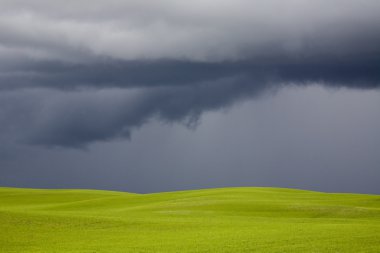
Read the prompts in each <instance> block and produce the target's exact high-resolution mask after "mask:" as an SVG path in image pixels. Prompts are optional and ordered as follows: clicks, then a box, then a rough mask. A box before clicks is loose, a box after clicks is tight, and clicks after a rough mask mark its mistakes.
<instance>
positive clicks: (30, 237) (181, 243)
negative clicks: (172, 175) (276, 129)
mask: <svg viewBox="0 0 380 253" xmlns="http://www.w3.org/2000/svg"><path fill="white" fill-rule="evenodd" d="M0 252H1V253H24V252H25V253H63V252H65V253H126V252H163V253H167V252H168V253H170V252H221V253H223V252H233V253H239V252H260V253H261V252H262V253H267V252H271V253H272V252H278V253H293V252H294V253H295V252H302V253H305V252H310V253H312V252H313V253H319V252H331V253H339V252H342V253H343V252H352V253H360V252H363V253H364V252H366V253H367V252H368V253H369V252H373V253H378V252H380V196H378V195H365V194H337V193H321V192H313V191H305V190H293V189H283V188H259V187H246V188H219V189H203V190H190V191H177V192H163V193H152V194H135V193H127V192H113V191H99V190H42V189H19V188H0Z"/></svg>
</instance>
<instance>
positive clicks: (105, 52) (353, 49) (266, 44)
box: [0, 0, 380, 61]
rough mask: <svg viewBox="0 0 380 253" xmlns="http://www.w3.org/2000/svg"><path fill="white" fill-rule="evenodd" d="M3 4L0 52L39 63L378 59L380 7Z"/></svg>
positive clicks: (239, 1)
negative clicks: (330, 57) (7, 51)
mask: <svg viewBox="0 0 380 253" xmlns="http://www.w3.org/2000/svg"><path fill="white" fill-rule="evenodd" d="M0 4H1V6H2V8H1V10H0V14H1V16H0V24H1V25H0V33H1V34H2V36H1V38H0V45H1V46H2V47H5V48H8V49H17V50H18V51H19V52H24V55H25V56H27V57H33V58H40V59H53V60H54V59H64V60H66V61H84V60H90V59H91V58H92V57H94V56H102V57H111V58H116V59H123V60H136V59H142V58H144V59H161V58H170V59H182V58H185V59H189V60H202V61H219V60H231V59H234V60H239V59H247V58H252V57H253V58H256V57H263V56H264V57H268V56H270V57H276V56H277V55H279V54H280V55H287V56H293V55H296V56H297V57H298V56H312V57H316V56H322V55H334V57H338V58H340V57H342V56H345V55H363V54H366V55H370V54H374V53H377V54H378V53H379V48H378V44H379V34H380V33H379V31H380V28H379V26H378V24H379V22H380V18H379V15H378V12H379V9H380V4H379V2H378V1H376V0H367V1H365V2H359V1H347V0H345V1H343V0H333V1H331V0H330V1H327V0H321V1H299V0H290V1H286V2H284V1H279V0H269V1H261V0H256V1H247V0H234V1H232V0H222V1H221V0H206V1H191V2H184V1H180V2H179V1H173V0H161V1H155V2H151V1H149V2H148V1H137V0H128V1H120V0H114V1H105V0H97V1H88V0H80V1H75V2H71V1H69V2H67V1H66V2H65V3H57V2H51V1H46V0H44V1H41V0H33V1H26V0H23V1H9V0H1V1H0Z"/></svg>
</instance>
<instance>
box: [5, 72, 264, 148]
mask: <svg viewBox="0 0 380 253" xmlns="http://www.w3.org/2000/svg"><path fill="white" fill-rule="evenodd" d="M269 87H270V85H268V84H264V83H257V84H252V83H250V82H249V80H246V79H244V78H238V77H237V78H227V79H222V80H218V81H217V82H209V83H204V84H202V85H192V86H184V87H175V88H167V87H159V88H149V89H142V88H139V89H117V88H115V89H104V90H92V91H89V90H84V91H55V90H47V89H42V90H41V89H37V90H36V89H33V90H25V91H24V92H23V94H20V93H19V92H18V91H8V92H6V93H5V94H3V95H2V96H0V102H2V103H4V104H6V103H7V102H9V101H10V99H15V98H16V101H17V102H16V101H14V102H16V103H17V104H18V108H11V110H8V111H7V112H4V110H2V111H3V114H4V115H5V116H4V117H5V118H4V119H3V121H4V122H7V123H8V128H7V129H6V126H7V124H5V125H4V126H3V128H5V130H4V129H3V130H4V131H3V133H4V132H5V133H7V132H8V135H9V133H10V132H12V131H10V129H12V130H13V131H15V132H16V134H15V133H13V134H14V136H15V137H17V138H18V140H19V141H23V142H28V143H31V144H40V145H45V146H66V147H78V148H83V147H85V146H86V145H88V144H90V143H92V142H96V141H106V140H111V139H114V138H128V137H130V134H131V131H133V130H134V129H136V128H139V127H140V126H141V125H142V124H144V123H146V122H148V121H149V120H151V119H155V118H156V119H159V120H161V121H164V122H168V123H171V122H180V123H182V124H185V125H187V126H189V127H191V126H194V125H196V123H197V121H198V120H199V118H200V116H201V114H202V113H203V112H205V111H209V110H216V109H220V108H223V107H227V106H230V105H231V104H233V103H236V102H237V101H240V100H241V99H244V98H249V97H252V96H255V95H257V94H261V93H263V92H264V91H266V90H267V89H268V88H269ZM6 94H8V96H7V95H6ZM22 114H25V115H27V118H17V119H15V118H13V117H14V116H13V115H22ZM7 117H8V118H7ZM10 124H12V126H9V125H10ZM25 126H27V127H25ZM6 130H8V131H6Z"/></svg>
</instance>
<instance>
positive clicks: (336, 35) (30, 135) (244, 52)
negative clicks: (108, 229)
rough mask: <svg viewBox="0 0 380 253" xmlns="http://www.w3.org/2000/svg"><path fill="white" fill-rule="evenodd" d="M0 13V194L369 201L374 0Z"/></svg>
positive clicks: (97, 5) (9, 3)
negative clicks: (278, 191)
mask: <svg viewBox="0 0 380 253" xmlns="http://www.w3.org/2000/svg"><path fill="white" fill-rule="evenodd" d="M0 6H1V8H0V186H13V187H33V188H91V189H108V190H121V191H130V192H140V193H148V192H160V191H174V190H185V189H197V188H211V187H238V186H270V187H291V188H302V189H310V190H317V191H327V192H358V193H375V194H380V184H379V183H378V181H379V179H380V71H379V70H380V46H379V45H380V25H379V24H380V16H379V15H378V13H379V12H380V2H379V1H378V0H364V1H354V0H329V1H327V0H287V1H283V0H281V1H280V0H266V1H264V0H202V1H198V0H194V1H179V0H158V1H145V0H123V1H121V0H107V1H106V0H91V1H90V0H76V1H73V0H67V1H65V2H61V3H58V2H53V1H48V0H28V1H27V0H0Z"/></svg>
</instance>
